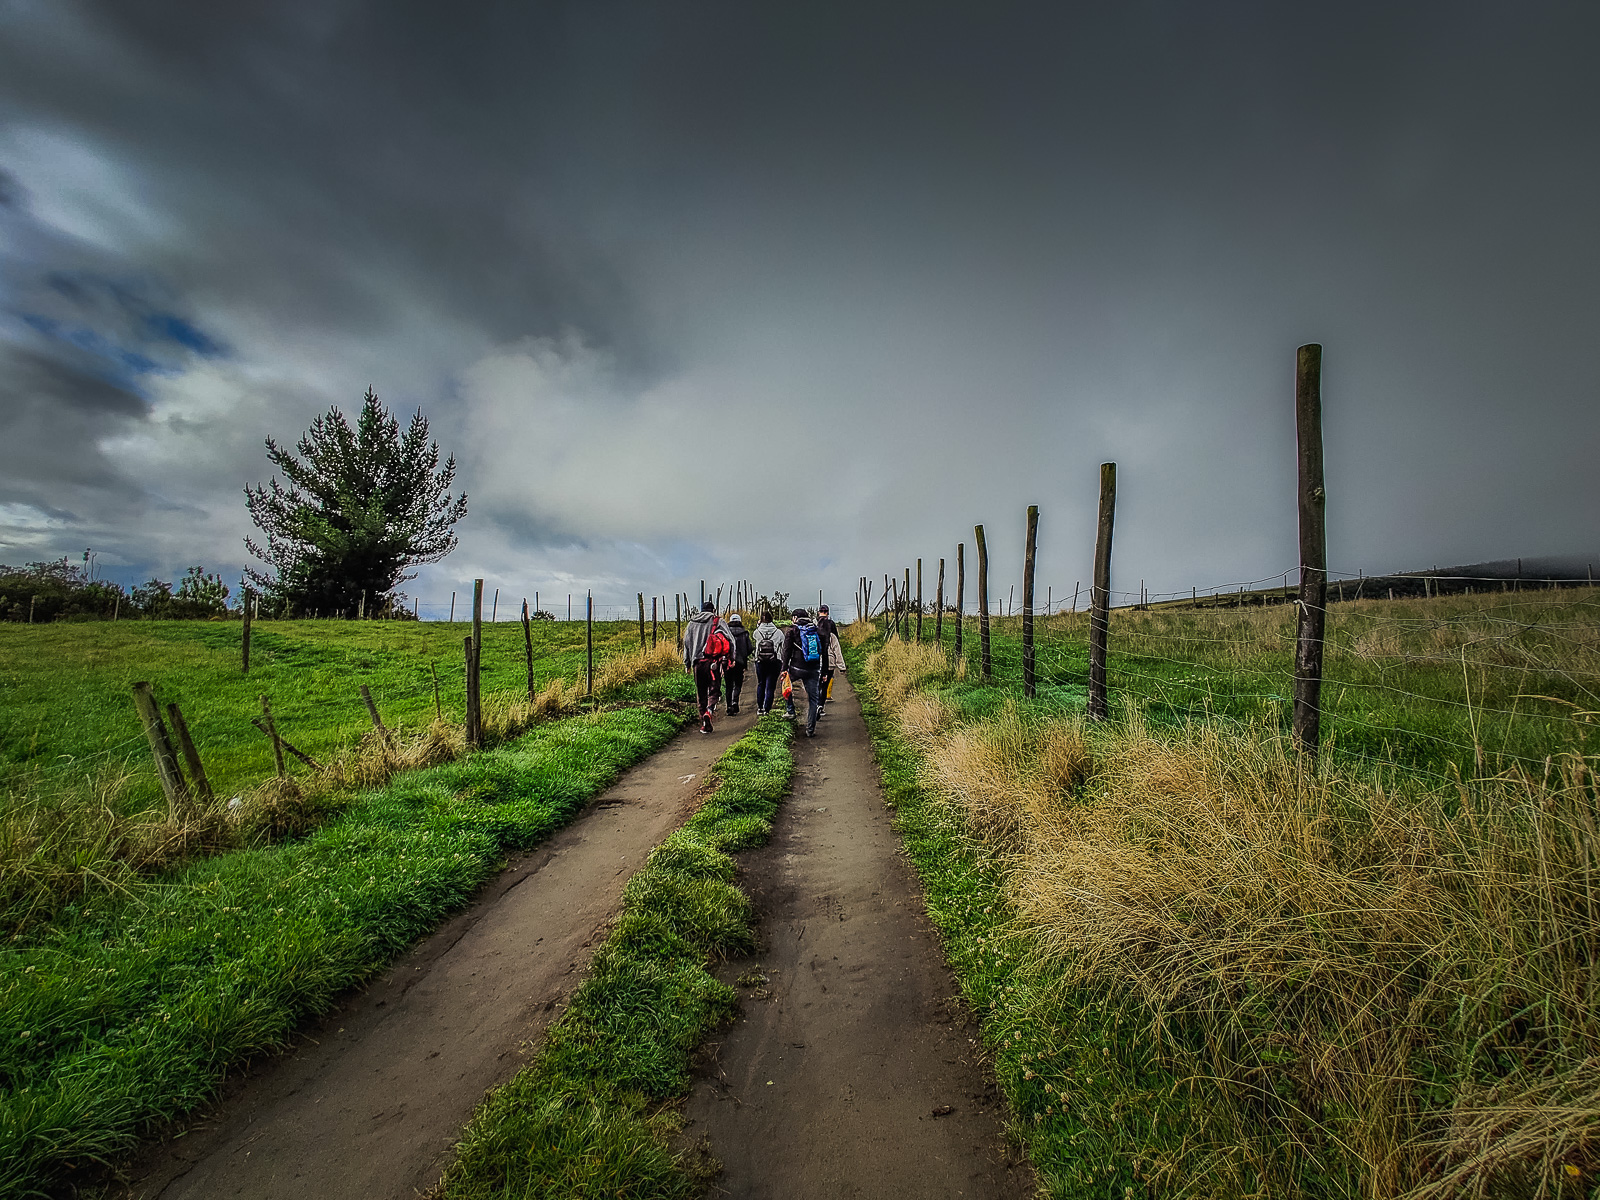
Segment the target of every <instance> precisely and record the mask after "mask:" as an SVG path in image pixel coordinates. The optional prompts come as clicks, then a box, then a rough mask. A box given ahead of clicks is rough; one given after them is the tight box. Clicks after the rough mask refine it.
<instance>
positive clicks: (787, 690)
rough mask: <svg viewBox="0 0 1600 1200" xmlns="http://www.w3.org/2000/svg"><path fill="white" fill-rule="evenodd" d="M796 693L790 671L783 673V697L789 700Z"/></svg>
mask: <svg viewBox="0 0 1600 1200" xmlns="http://www.w3.org/2000/svg"><path fill="white" fill-rule="evenodd" d="M793 695H794V681H793V680H791V679H790V678H789V672H787V671H785V672H784V673H783V698H784V699H785V700H788V699H789V698H791V697H792V696H793Z"/></svg>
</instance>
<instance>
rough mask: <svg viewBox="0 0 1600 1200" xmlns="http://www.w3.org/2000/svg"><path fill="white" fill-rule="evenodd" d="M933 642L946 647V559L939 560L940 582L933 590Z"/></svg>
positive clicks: (940, 646) (942, 647) (941, 647)
mask: <svg viewBox="0 0 1600 1200" xmlns="http://www.w3.org/2000/svg"><path fill="white" fill-rule="evenodd" d="M933 608H934V613H933V642H934V645H936V646H938V647H939V649H941V650H943V649H944V559H942V558H941V559H940V560H939V582H938V583H936V584H935V585H934V592H933Z"/></svg>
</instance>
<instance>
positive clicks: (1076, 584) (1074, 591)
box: [1072, 579, 1083, 612]
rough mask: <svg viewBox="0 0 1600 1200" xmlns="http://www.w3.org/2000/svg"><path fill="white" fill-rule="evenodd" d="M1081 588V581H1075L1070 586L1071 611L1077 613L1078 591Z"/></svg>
mask: <svg viewBox="0 0 1600 1200" xmlns="http://www.w3.org/2000/svg"><path fill="white" fill-rule="evenodd" d="M1082 586H1083V580H1081V579H1077V580H1074V581H1073V584H1072V611H1073V612H1077V611H1078V589H1079V588H1080V587H1082Z"/></svg>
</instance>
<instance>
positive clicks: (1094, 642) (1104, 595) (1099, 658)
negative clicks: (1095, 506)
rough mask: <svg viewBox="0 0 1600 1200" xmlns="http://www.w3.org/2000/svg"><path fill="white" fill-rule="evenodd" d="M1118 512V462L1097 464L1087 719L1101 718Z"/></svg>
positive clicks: (1104, 709) (1105, 712) (1103, 714)
mask: <svg viewBox="0 0 1600 1200" xmlns="http://www.w3.org/2000/svg"><path fill="white" fill-rule="evenodd" d="M1116 512H1117V464H1116V463H1114V462H1108V463H1101V464H1100V527H1099V529H1098V530H1097V531H1096V533H1095V538H1094V583H1093V585H1092V586H1091V587H1090V589H1089V719H1090V720H1091V721H1103V720H1105V719H1106V717H1108V716H1109V715H1110V713H1111V709H1110V706H1109V705H1108V704H1107V703H1106V633H1107V631H1108V629H1109V628H1110V623H1111V611H1110V610H1111V527H1112V523H1113V519H1114V518H1115V516H1116Z"/></svg>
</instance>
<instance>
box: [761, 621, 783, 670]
mask: <svg viewBox="0 0 1600 1200" xmlns="http://www.w3.org/2000/svg"><path fill="white" fill-rule="evenodd" d="M782 636H783V631H782V630H779V629H775V630H773V631H772V633H771V634H764V633H760V632H758V633H757V635H756V661H757V662H773V661H774V660H776V659H777V657H778V639H779V638H781V637H782Z"/></svg>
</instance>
